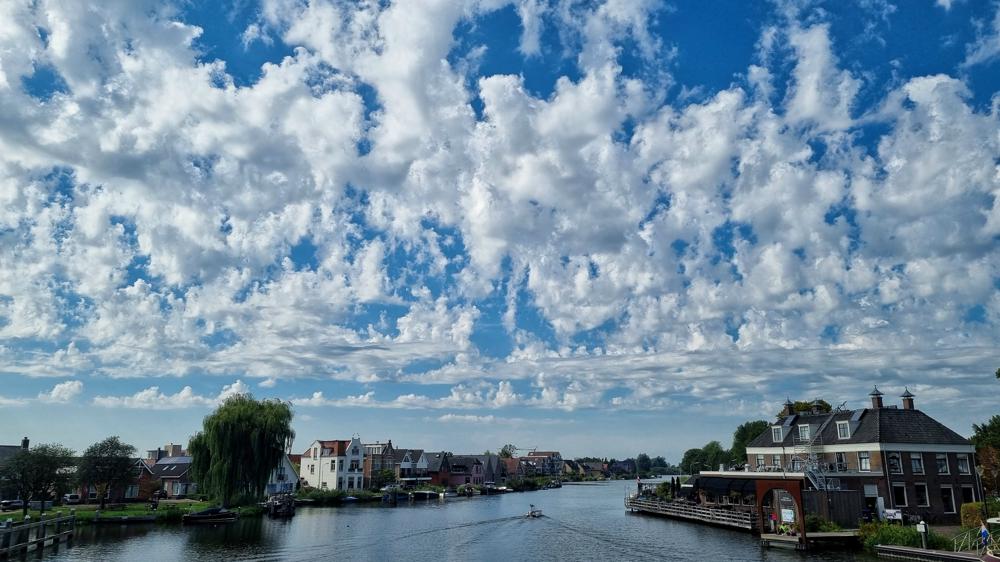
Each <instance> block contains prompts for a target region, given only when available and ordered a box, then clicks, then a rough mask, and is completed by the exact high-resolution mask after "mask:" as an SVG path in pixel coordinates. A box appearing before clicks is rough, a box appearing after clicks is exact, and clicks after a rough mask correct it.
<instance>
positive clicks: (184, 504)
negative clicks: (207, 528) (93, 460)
mask: <svg viewBox="0 0 1000 562" xmlns="http://www.w3.org/2000/svg"><path fill="white" fill-rule="evenodd" d="M119 505H120V504H119ZM212 505H213V504H211V503H209V502H199V501H194V500H162V501H160V506H159V508H158V509H157V510H156V511H151V510H150V509H149V504H148V503H146V502H137V503H127V504H124V508H122V509H113V510H112V509H105V510H104V511H102V512H101V517H105V516H108V517H121V516H125V515H136V516H142V515H155V516H156V518H157V520H158V521H173V520H176V521H180V518H181V516H182V515H183V514H185V513H189V512H194V511H200V510H202V509H206V508H209V507H212ZM100 507H101V506H100V505H98V504H80V505H63V506H56V507H53V508H50V509H46V510H45V516H46V517H55V514H56V513H59V512H62V514H63V515H69V512H70V510H71V509H75V510H76V520H77V522H79V523H89V522H91V521H93V520H94V518H96V517H97V511H98V510H99V509H100ZM115 507H119V506H115ZM28 515H30V516H31V518H32V519H33V520H35V521H37V520H38V516H39V512H38V510H34V509H32V510H28ZM7 519H11V520H13V521H14V522H18V521H21V520H22V519H23V517H22V516H21V510H17V511H5V512H3V513H0V521H6V520H7Z"/></svg>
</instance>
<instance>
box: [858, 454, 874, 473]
mask: <svg viewBox="0 0 1000 562" xmlns="http://www.w3.org/2000/svg"><path fill="white" fill-rule="evenodd" d="M862 453H864V455H865V457H864V460H865V462H864V463H862V462H861V454H862ZM865 465H868V466H867V468H866V467H865ZM871 471H872V454H871V453H869V452H868V451H858V472H871Z"/></svg>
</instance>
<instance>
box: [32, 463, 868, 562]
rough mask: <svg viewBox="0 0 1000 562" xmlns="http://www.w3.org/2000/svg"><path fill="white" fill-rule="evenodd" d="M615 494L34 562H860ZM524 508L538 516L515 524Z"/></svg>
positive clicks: (303, 526)
mask: <svg viewBox="0 0 1000 562" xmlns="http://www.w3.org/2000/svg"><path fill="white" fill-rule="evenodd" d="M623 496H624V486H623V485H622V483H621V482H617V483H601V484H586V485H572V486H564V487H563V488H561V489H558V490H544V491H540V492H532V493H529V494H507V495H503V496H490V497H478V498H468V499H466V498H462V499H458V498H449V500H448V501H447V502H442V501H438V500H429V501H420V502H416V503H414V504H411V505H400V506H399V507H395V508H393V507H382V506H377V505H359V506H350V507H340V508H300V509H299V511H298V514H297V515H296V516H295V518H294V519H291V520H289V521H272V520H268V519H245V520H241V521H239V522H237V523H234V524H230V525H222V526H215V527H208V526H204V527H182V526H179V525H178V526H161V525H144V526H101V527H85V528H82V529H81V530H80V532H79V534H78V537H77V539H76V541H75V542H74V543H73V546H72V547H70V548H65V547H64V548H61V549H60V550H59V551H58V552H56V551H49V552H47V553H46V554H45V555H44V556H43V557H42V559H44V560H48V561H56V560H74V561H75V560H83V561H94V562H97V561H101V562H103V561H126V560H127V561H132V560H157V561H158V560H164V561H173V560H177V561H181V560H184V561H188V560H193V561H213V562H214V561H217V560H246V561H263V560H335V559H336V560H386V559H400V560H407V561H413V560H463V561H464V560H476V559H478V560H495V559H501V558H502V559H506V560H529V559H530V560H566V559H577V560H597V559H603V560H618V559H623V560H760V561H764V560H766V561H769V562H770V561H784V560H795V561H803V560H822V561H831V562H832V561H843V560H866V561H867V560H872V559H871V558H869V557H866V556H864V555H862V554H859V553H836V552H827V553H812V554H809V555H807V556H806V555H801V554H799V553H796V552H791V551H782V550H763V549H761V548H760V546H759V544H758V541H757V540H755V539H754V538H753V537H751V536H750V535H748V534H743V533H739V532H736V531H729V530H725V529H716V528H711V527H704V526H700V525H694V524H690V523H683V522H679V521H671V520H668V519H662V518H658V517H652V516H646V515H638V514H630V513H627V512H626V511H625V509H624V504H623V501H622V498H623ZM529 503H534V504H536V505H537V506H538V507H540V508H542V509H543V510H544V513H545V516H544V517H541V518H538V519H527V518H525V517H524V513H525V512H526V511H527V509H528V504H529Z"/></svg>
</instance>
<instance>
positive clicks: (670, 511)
mask: <svg viewBox="0 0 1000 562" xmlns="http://www.w3.org/2000/svg"><path fill="white" fill-rule="evenodd" d="M625 507H626V508H627V509H630V510H632V511H639V512H643V513H655V514H657V515H664V516H666V517H673V518H676V519H685V520H688V521H697V522H699V523H707V524H709V525H719V526H721V527H729V528H733V529H742V530H744V531H753V530H754V529H755V528H756V526H757V516H756V515H755V514H754V512H753V511H738V510H734V509H719V508H714V507H702V506H700V505H688V504H682V503H677V502H666V501H662V500H655V499H649V498H636V497H631V496H630V497H627V498H625Z"/></svg>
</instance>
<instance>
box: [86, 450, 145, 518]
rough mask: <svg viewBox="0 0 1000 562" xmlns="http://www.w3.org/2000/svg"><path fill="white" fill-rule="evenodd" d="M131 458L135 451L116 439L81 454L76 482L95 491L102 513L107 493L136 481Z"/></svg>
mask: <svg viewBox="0 0 1000 562" xmlns="http://www.w3.org/2000/svg"><path fill="white" fill-rule="evenodd" d="M133 455H135V447H133V446H132V445H128V444H126V443H122V442H121V440H120V439H118V436H114V437H108V438H107V439H105V440H103V441H99V442H97V443H94V444H93V445H91V446H90V447H87V450H86V451H84V452H83V457H81V458H80V468H79V470H78V471H77V478H78V479H79V482H80V484H81V485H84V486H86V485H92V486H94V488H96V491H97V497H99V498H100V499H101V509H104V507H105V505H106V502H107V495H108V490H111V489H113V488H115V487H118V486H124V485H127V484H130V483H131V482H133V481H135V477H136V474H135V470H134V468H135V466H134V461H133V459H132V456H133Z"/></svg>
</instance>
